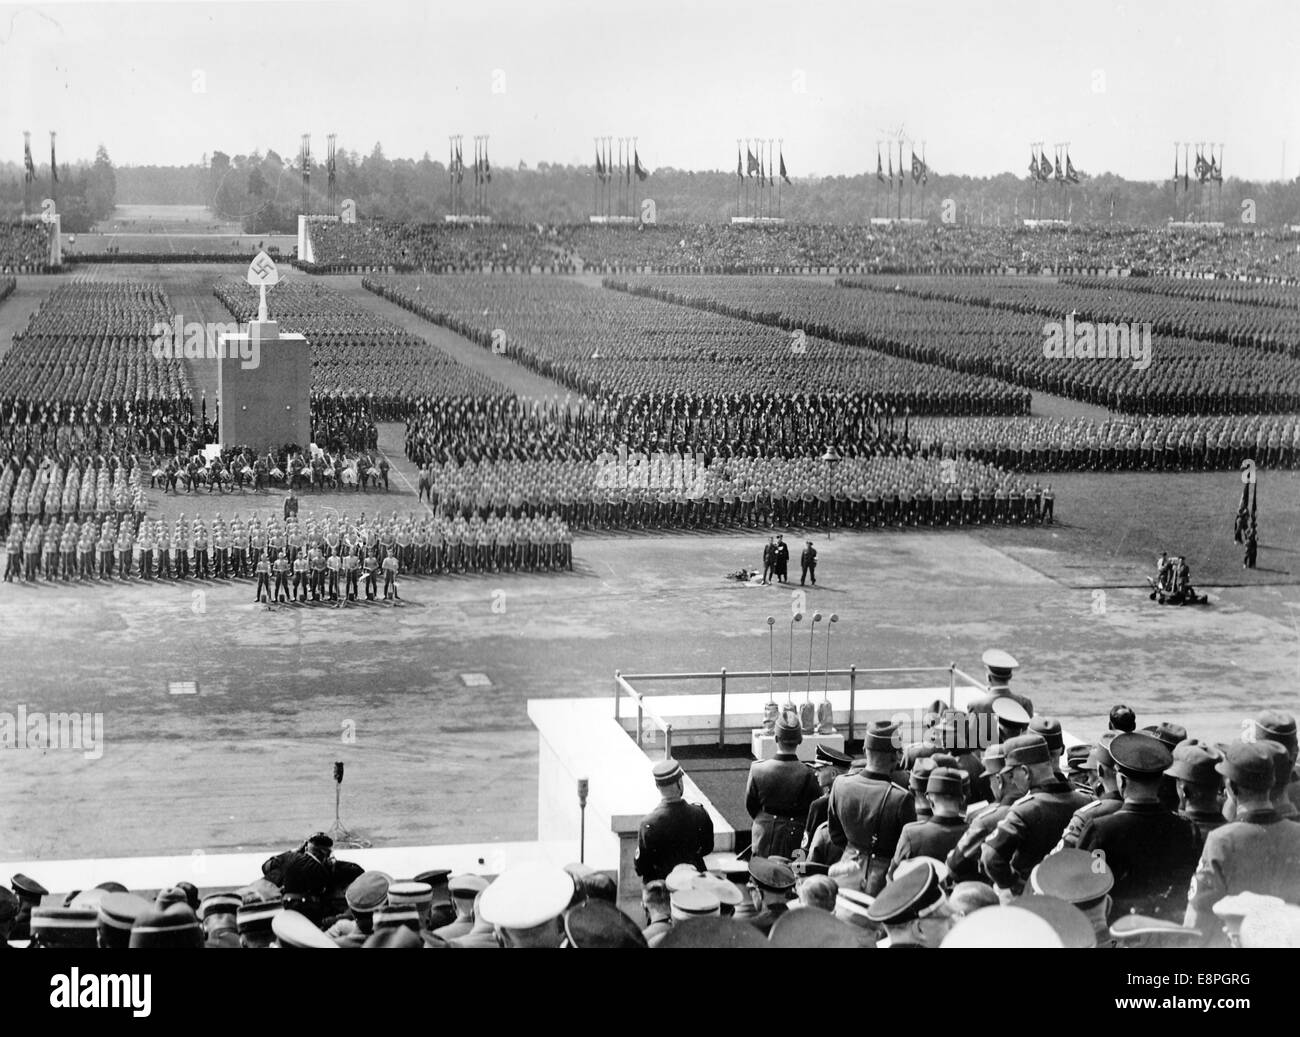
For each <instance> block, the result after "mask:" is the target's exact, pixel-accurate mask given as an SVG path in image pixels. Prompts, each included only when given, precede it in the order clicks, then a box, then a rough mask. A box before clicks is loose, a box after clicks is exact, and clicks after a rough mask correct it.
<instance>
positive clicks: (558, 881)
mask: <svg viewBox="0 0 1300 1037" xmlns="http://www.w3.org/2000/svg"><path fill="white" fill-rule="evenodd" d="M573 888H574V885H573V878H572V876H570V875H569V874H568V872H566V871H564V869H562V868H556V867H554V866H552V865H548V864H521V865H518V866H517V867H513V868H508V869H506V870H505V871H504V872H502V874H501V875H500V876H499V877H498V878H497V880H496V881H495V882H493V883H492V885H490V886H488V888H487V889H485V890H484V891H483V896H482V898H481V899H480V900H479V904H478V909H477V910H478V912H479V913H481V915H482V917H483V919H484V921H487V922H491V923H492V925H493V926H495V927H496V935H497V941H498V942H499V943H500V945H501V946H502V947H558V946H560V943H561V942H562V941H563V939H564V921H563V918H562V916H563V914H564V912H565V910H566V909H567V908H568V907H569V903H570V901H571V900H572V899H573Z"/></svg>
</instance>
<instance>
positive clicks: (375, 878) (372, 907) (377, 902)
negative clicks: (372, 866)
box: [325, 871, 389, 947]
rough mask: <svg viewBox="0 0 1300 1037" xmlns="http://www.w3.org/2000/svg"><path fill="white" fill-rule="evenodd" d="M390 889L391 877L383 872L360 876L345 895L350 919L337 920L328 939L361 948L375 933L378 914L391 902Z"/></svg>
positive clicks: (352, 882)
mask: <svg viewBox="0 0 1300 1037" xmlns="http://www.w3.org/2000/svg"><path fill="white" fill-rule="evenodd" d="M388 886H389V880H388V876H387V875H385V874H384V873H383V872H382V871H365V872H362V873H361V874H360V875H358V876H357V877H356V878H355V879H353V880H352V881H351V882H350V883H349V884H348V888H347V891H346V892H345V893H344V898H345V900H346V903H347V908H348V914H349V915H350V917H348V918H340V919H337V920H336V921H335V922H334V924H333V925H331V926H330V927H329V928H328V929H326V930H325V935H326V936H328V937H329V938H330V939H331V940H337V941H338V942H339V943H340V944H342V945H344V946H350V947H360V946H361V945H362V944H363V943H365V942H366V937H368V936H369V935H370V934H371V933H372V932H374V914H375V912H376V911H378V910H379V909H380V908H381V907H383V906H384V905H385V904H386V903H387V902H388Z"/></svg>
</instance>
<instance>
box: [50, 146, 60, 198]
mask: <svg viewBox="0 0 1300 1037" xmlns="http://www.w3.org/2000/svg"><path fill="white" fill-rule="evenodd" d="M54 137H55V132H54V131H53V130H50V197H51V198H52V199H54V202H55V204H56V211H57V203H58V201H59V170H58V159H57V158H55V157H54Z"/></svg>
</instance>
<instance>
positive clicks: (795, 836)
mask: <svg viewBox="0 0 1300 1037" xmlns="http://www.w3.org/2000/svg"><path fill="white" fill-rule="evenodd" d="M820 796H821V786H820V785H818V784H817V777H816V775H815V774H813V772H812V770H811V769H809V768H808V767H806V766H804V764H802V763H800V762H799V758H798V757H797V756H796V755H795V754H794V753H777V754H776V755H775V756H774V757H772V759H770V760H759V761H758V762H757V763H753V764H751V765H750V767H749V781H748V782H747V783H746V786H745V809H746V810H748V811H749V816H750V817H752V818H753V819H754V824H753V828H752V830H751V833H750V839H751V845H752V846H753V850H754V853H755V855H757V856H765V857H766V856H772V855H774V854H779V855H781V856H783V857H788V856H790V855H791V854H792V853H793V852H794V851H795V850H796V849H798V848H799V844H800V842H801V839H802V836H803V826H804V822H805V821H806V819H807V817H808V809H809V807H811V806H812V805H813V803H814V802H815V801H816V800H817V799H818V798H819V797H820Z"/></svg>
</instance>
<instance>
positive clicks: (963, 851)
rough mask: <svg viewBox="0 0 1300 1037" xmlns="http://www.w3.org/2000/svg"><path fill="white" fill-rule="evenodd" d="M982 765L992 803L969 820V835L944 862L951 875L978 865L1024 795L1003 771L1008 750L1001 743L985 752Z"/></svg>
mask: <svg viewBox="0 0 1300 1037" xmlns="http://www.w3.org/2000/svg"><path fill="white" fill-rule="evenodd" d="M981 762H982V763H983V766H984V777H985V779H986V780H987V782H988V786H989V800H990V802H989V803H988V805H987V806H985V807H984V808H983V809H982V810H980V811H979V812H978V813H975V814H972V815H970V816H968V817H967V818H966V821H967V827H966V831H965V832H963V833H962V836H961V838H960V839H958V840H957V845H956V846H954V847H953V848H952V849H951V850H949V851H948V856H947V857H946V858H944V863H945V864H946V865H947V867H948V870H949V871H950V872H951V871H962V872H964V871H965V867H966V862H968V861H969V862H970V864H971V865H978V863H979V859H980V848H981V847H982V846H983V845H984V840H985V839H987V838H988V837H989V835H990V834H991V833H992V832H993V830H994V829H995V828H996V827H997V824H998V822H999V821H1001V820H1002V818H1004V817H1005V816H1006V814H1007V811H1009V810H1010V809H1011V804H1012V803H1014V802H1015V801H1016V800H1018V799H1019V798H1020V797H1021V796H1022V795H1023V794H1024V790H1023V789H1021V788H1020V787H1019V786H1018V785H1017V784H1016V783H1015V782H1014V781H1011V780H1008V781H1004V780H1003V775H1002V769H1003V766H1004V765H1005V763H1006V749H1005V748H1003V746H1002V743H1001V742H994V743H993V744H992V745H990V746H989V747H988V748H987V749H985V750H984V755H983V759H982V761H981Z"/></svg>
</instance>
